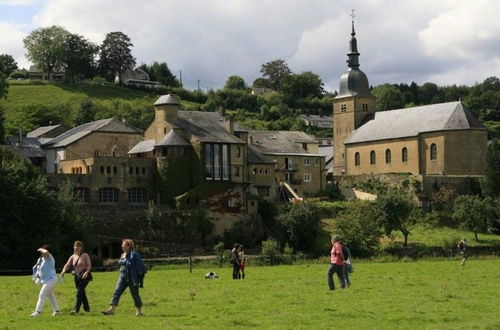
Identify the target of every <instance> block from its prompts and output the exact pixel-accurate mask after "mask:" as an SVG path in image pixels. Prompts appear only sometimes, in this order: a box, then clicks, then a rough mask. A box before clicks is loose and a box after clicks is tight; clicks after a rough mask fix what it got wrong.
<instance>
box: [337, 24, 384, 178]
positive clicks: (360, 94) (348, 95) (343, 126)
mask: <svg viewBox="0 0 500 330" xmlns="http://www.w3.org/2000/svg"><path fill="white" fill-rule="evenodd" d="M352 16H353V21H352V32H351V40H350V42H349V53H347V57H348V59H347V71H346V72H344V73H343V74H342V76H341V77H340V88H339V94H338V95H337V96H336V97H335V98H334V99H333V145H334V150H333V175H335V176H337V175H342V174H347V173H346V168H347V166H346V163H347V162H348V161H354V160H351V159H349V160H348V159H346V155H345V147H344V141H345V140H346V139H347V137H348V136H349V134H350V133H351V132H352V131H353V130H355V129H357V128H358V127H360V126H361V125H362V124H363V123H364V122H365V121H366V120H368V119H369V118H371V117H372V116H373V114H374V113H375V97H374V96H373V95H372V93H371V92H370V88H369V85H368V78H367V77H366V75H365V74H364V73H363V72H362V71H361V70H360V69H359V53H358V45H357V40H356V32H355V31H354V15H352Z"/></svg>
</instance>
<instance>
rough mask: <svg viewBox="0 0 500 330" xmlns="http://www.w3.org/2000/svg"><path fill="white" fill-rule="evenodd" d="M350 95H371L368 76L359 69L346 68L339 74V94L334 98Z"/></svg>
mask: <svg viewBox="0 0 500 330" xmlns="http://www.w3.org/2000/svg"><path fill="white" fill-rule="evenodd" d="M350 96H360V97H372V94H371V92H370V87H369V85H368V78H367V77H366V74H365V73H364V72H363V71H361V70H357V69H348V70H347V71H346V72H344V73H343V74H342V76H340V88H339V94H338V95H337V96H336V97H335V98H336V99H340V98H343V97H350Z"/></svg>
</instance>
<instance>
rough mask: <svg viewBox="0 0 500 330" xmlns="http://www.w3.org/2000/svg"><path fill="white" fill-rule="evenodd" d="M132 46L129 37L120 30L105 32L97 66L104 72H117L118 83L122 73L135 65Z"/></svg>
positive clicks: (111, 73)
mask: <svg viewBox="0 0 500 330" xmlns="http://www.w3.org/2000/svg"><path fill="white" fill-rule="evenodd" d="M132 46H133V44H132V42H131V41H130V38H129V37H128V36H127V35H126V34H124V33H123V32H120V31H117V32H110V33H108V34H106V37H105V38H104V41H103V42H102V45H101V49H100V51H101V53H100V58H99V67H100V69H101V71H102V72H103V73H105V74H108V75H111V76H112V75H114V74H118V79H119V82H120V84H121V83H122V81H121V79H122V77H121V76H122V73H123V72H125V71H126V70H128V69H132V68H133V67H134V65H135V58H134V57H133V56H132Z"/></svg>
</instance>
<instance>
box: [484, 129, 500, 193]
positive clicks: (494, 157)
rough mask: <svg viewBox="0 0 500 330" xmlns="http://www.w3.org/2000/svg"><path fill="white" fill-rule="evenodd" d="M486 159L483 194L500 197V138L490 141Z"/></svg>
mask: <svg viewBox="0 0 500 330" xmlns="http://www.w3.org/2000/svg"><path fill="white" fill-rule="evenodd" d="M486 160H487V163H486V173H485V174H486V175H485V177H484V179H483V180H482V182H481V187H482V190H483V195H485V196H487V197H491V198H496V197H500V140H498V139H494V140H492V141H490V142H489V144H488V151H487V154H486Z"/></svg>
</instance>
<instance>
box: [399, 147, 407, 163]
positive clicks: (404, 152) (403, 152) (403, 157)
mask: <svg viewBox="0 0 500 330" xmlns="http://www.w3.org/2000/svg"><path fill="white" fill-rule="evenodd" d="M401 161H403V163H406V162H407V161H408V149H406V147H404V148H403V149H401Z"/></svg>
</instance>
